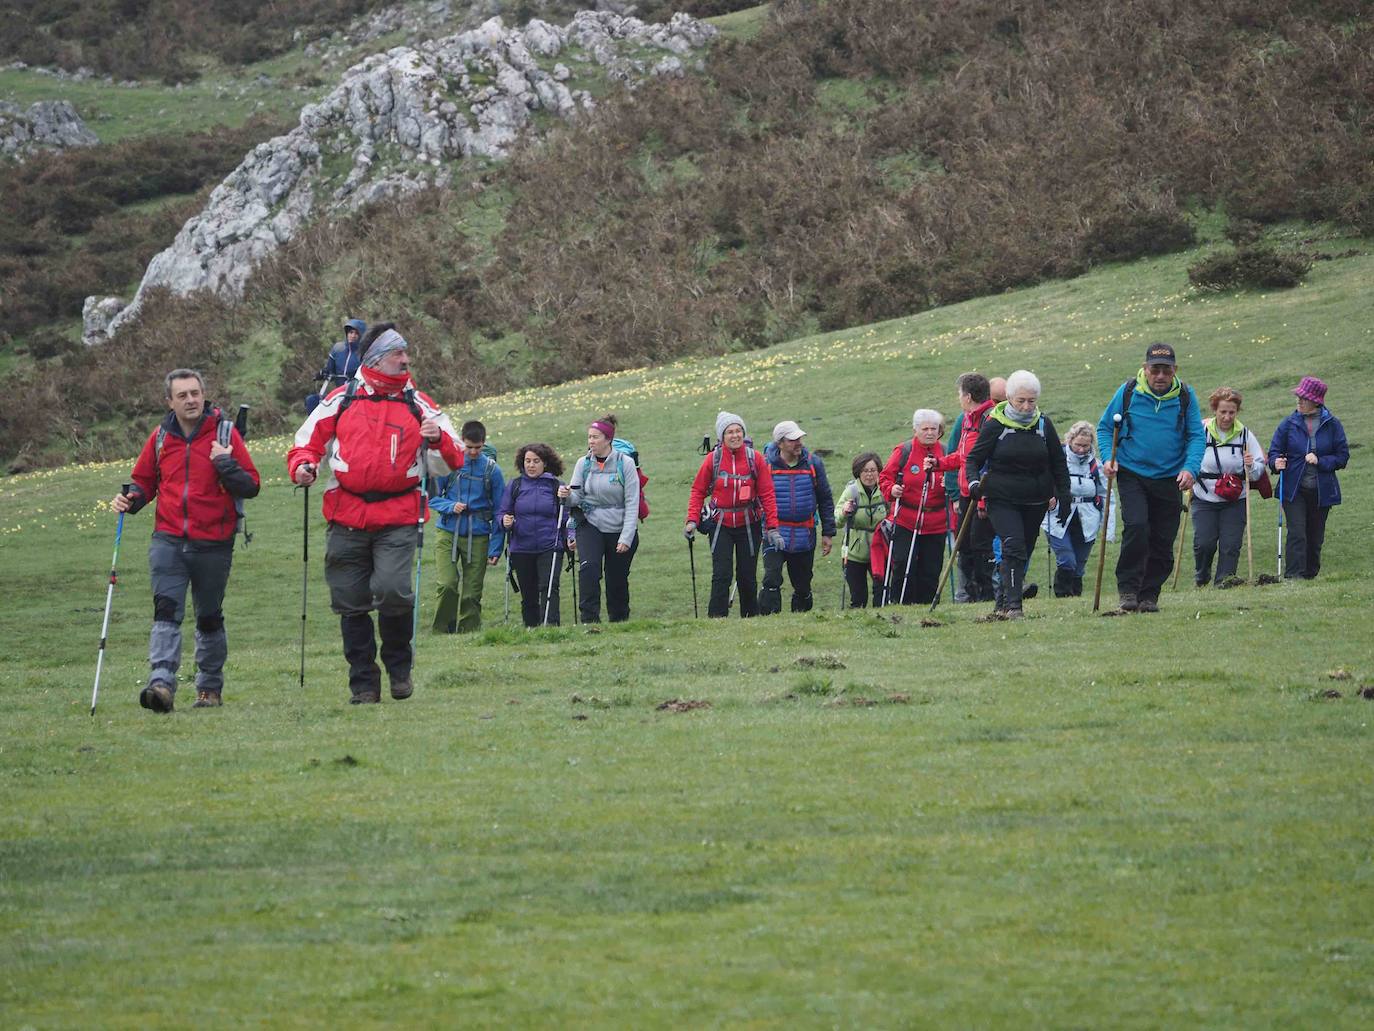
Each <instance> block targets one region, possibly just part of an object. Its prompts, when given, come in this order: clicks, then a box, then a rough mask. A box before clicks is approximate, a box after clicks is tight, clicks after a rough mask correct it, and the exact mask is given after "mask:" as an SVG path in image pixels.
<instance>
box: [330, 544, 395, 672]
mask: <svg viewBox="0 0 1374 1031" xmlns="http://www.w3.org/2000/svg"><path fill="white" fill-rule="evenodd" d="M416 543H417V533H416V529H415V526H414V525H413V524H411V523H402V524H400V525H398V526H387V527H384V528H382V529H380V530H355V529H353V528H352V527H348V526H344V525H343V524H342V523H330V524H329V526H328V528H327V529H326V530H325V537H324V581H325V583H326V584H328V585H329V605H330V608H332V609H333V610H334V611H335V612H336V613H338V615H339V631H340V635H341V636H342V637H343V648H344V658H345V659H347V660H348V686H349V689H350V690H351V691H352V693H353V695H354V696H355V697H357V696H359V695H364V694H371V693H376V692H377V691H379V689H380V685H381V671H380V670H378V668H377V664H376V658H377V647H376V642H375V638H374V634H373V628H372V610H373V609H376V610H377V629H378V631H380V633H381V638H382V649H381V650H382V665H384V666H385V667H386V670H387V673H388V674H389V675H390V676H391V678H392V679H393V680H405V679H407V678H408V677H409V676H410V670H411V665H412V662H413V659H414V656H413V655H412V654H411V650H410V636H411V629H412V626H413V624H412V619H413V615H414V609H415V584H414V580H413V579H412V577H413V576H414V564H415V545H416Z"/></svg>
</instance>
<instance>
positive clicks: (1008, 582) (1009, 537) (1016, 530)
mask: <svg viewBox="0 0 1374 1031" xmlns="http://www.w3.org/2000/svg"><path fill="white" fill-rule="evenodd" d="M1046 507H1047V506H1046V504H1045V502H1043V501H1042V502H1040V504H1038V505H1017V504H1014V503H1012V502H1010V501H989V502H988V522H990V523H991V524H992V529H993V532H994V533H995V534H996V535H997V536H998V537H999V538H1001V541H1002V558H1001V563H1000V568H999V573H1000V575H1001V592H1000V593H1001V604H1000V606H999V608H1003V609H1008V610H1011V609H1020V608H1021V591H1022V589H1023V588H1024V587H1025V583H1026V563H1027V562H1028V561H1029V558H1030V553H1031V550H1032V549H1033V548H1034V547H1035V538H1036V536H1037V534H1039V532H1040V524H1041V522H1043V521H1044V519H1045V509H1046Z"/></svg>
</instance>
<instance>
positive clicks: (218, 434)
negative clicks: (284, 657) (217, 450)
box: [215, 412, 234, 447]
mask: <svg viewBox="0 0 1374 1031" xmlns="http://www.w3.org/2000/svg"><path fill="white" fill-rule="evenodd" d="M215 439H217V440H218V441H219V446H220V447H228V446H229V442H230V441H231V440H233V439H234V424H233V423H232V422H230V421H229V420H228V419H226V418H225V417H224V413H223V412H220V415H219V424H218V425H216V426H215Z"/></svg>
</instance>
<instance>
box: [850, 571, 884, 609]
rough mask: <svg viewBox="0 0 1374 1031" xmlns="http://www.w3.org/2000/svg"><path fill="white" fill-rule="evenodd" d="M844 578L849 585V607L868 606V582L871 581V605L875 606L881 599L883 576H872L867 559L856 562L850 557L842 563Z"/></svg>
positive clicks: (880, 602)
mask: <svg viewBox="0 0 1374 1031" xmlns="http://www.w3.org/2000/svg"><path fill="white" fill-rule="evenodd" d="M844 579H845V583H847V584H848V585H849V608H851V609H866V608H868V582H869V581H870V580H872V581H873V607H874V608H877V607H878V606H879V605H881V604H882V601H883V578H882V577H881V576H874V575H873V572H872V570H871V569H869V566H868V561H867V560H864V561H863V562H856V561H855V560H853V559H850V560H849V561H848V562H846V563H845V564H844Z"/></svg>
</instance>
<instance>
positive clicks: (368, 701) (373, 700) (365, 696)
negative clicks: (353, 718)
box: [348, 691, 382, 705]
mask: <svg viewBox="0 0 1374 1031" xmlns="http://www.w3.org/2000/svg"><path fill="white" fill-rule="evenodd" d="M381 700H382V693H381V692H380V691H360V692H358V693H357V694H355V695H353V697H351V698H350V699H349V700H348V704H349V705H376V704H377V703H378V702H380V701H381Z"/></svg>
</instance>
